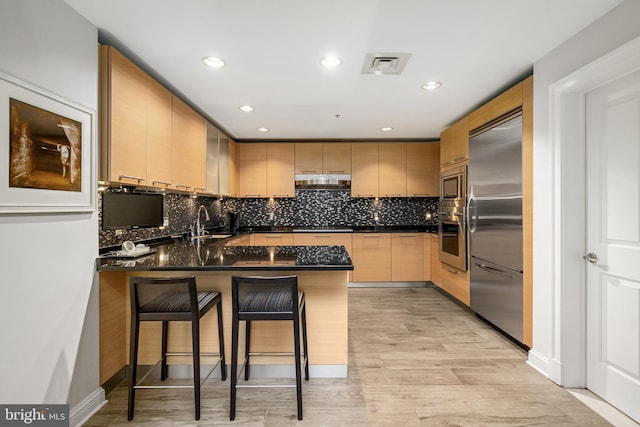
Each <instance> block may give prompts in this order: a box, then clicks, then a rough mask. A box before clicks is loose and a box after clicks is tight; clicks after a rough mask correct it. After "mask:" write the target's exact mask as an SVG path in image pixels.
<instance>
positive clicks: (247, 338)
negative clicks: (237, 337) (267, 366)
mask: <svg viewBox="0 0 640 427" xmlns="http://www.w3.org/2000/svg"><path fill="white" fill-rule="evenodd" d="M244 323H245V328H244V330H245V335H244V380H245V381H249V369H250V366H249V352H250V349H249V346H250V344H251V321H250V320H245V322H244Z"/></svg>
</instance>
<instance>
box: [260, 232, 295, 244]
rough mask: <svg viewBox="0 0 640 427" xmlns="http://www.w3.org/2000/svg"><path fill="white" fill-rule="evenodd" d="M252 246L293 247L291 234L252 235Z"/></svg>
mask: <svg viewBox="0 0 640 427" xmlns="http://www.w3.org/2000/svg"><path fill="white" fill-rule="evenodd" d="M253 245H254V246H291V245H293V233H255V234H254V235H253Z"/></svg>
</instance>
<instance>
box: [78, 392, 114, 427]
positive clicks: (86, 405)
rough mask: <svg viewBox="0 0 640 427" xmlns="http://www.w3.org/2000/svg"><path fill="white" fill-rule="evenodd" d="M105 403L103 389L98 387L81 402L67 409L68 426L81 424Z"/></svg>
mask: <svg viewBox="0 0 640 427" xmlns="http://www.w3.org/2000/svg"><path fill="white" fill-rule="evenodd" d="M106 404H107V399H106V398H105V394H104V389H103V388H102V387H98V388H97V389H96V390H94V392H93V393H91V394H90V395H89V396H87V397H86V398H85V399H84V400H83V401H82V402H80V403H78V404H77V405H76V406H74V407H73V408H71V409H70V410H69V426H70V427H75V426H81V425H82V424H84V423H85V422H86V421H87V420H88V419H89V418H91V417H92V416H93V415H94V414H95V413H96V412H98V411H99V410H100V408H102V407H103V406H104V405H106Z"/></svg>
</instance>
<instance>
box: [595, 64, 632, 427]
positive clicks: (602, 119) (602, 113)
mask: <svg viewBox="0 0 640 427" xmlns="http://www.w3.org/2000/svg"><path fill="white" fill-rule="evenodd" d="M586 143H587V146H586V149H587V251H588V252H589V255H588V256H587V259H586V260H585V263H586V266H587V267H586V268H587V275H586V277H587V388H588V389H590V390H591V391H593V392H594V393H596V394H598V395H599V396H601V397H602V398H603V399H605V400H606V401H608V402H609V403H610V404H612V405H613V406H615V407H617V408H618V409H620V410H621V411H622V412H624V413H626V414H627V415H629V416H630V417H631V418H633V419H635V420H636V421H640V173H639V172H638V170H639V169H640V71H636V72H634V73H632V74H629V75H627V76H625V77H622V78H619V79H617V80H615V81H613V82H611V83H608V84H607V85H605V86H601V87H599V88H597V89H595V90H593V91H591V92H589V93H587V95H586Z"/></svg>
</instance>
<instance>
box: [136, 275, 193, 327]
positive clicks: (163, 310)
mask: <svg viewBox="0 0 640 427" xmlns="http://www.w3.org/2000/svg"><path fill="white" fill-rule="evenodd" d="M130 283H131V311H132V313H139V315H140V316H142V317H146V318H147V320H153V319H152V317H153V316H154V315H155V314H157V315H158V316H160V315H161V316H162V317H163V319H162V320H171V315H172V314H174V315H175V316H176V317H181V318H183V317H184V315H185V314H188V315H189V316H194V317H195V318H198V317H199V315H202V314H204V313H199V309H198V305H199V304H198V292H197V290H196V279H195V277H194V276H187V277H131V279H130ZM167 316H169V317H167ZM141 320H142V319H141ZM159 320H161V319H159ZM175 320H179V319H177V318H176V319H175Z"/></svg>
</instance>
